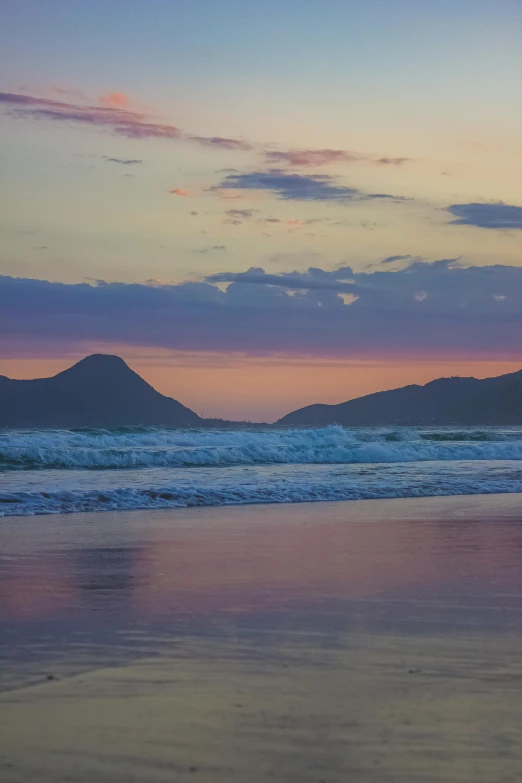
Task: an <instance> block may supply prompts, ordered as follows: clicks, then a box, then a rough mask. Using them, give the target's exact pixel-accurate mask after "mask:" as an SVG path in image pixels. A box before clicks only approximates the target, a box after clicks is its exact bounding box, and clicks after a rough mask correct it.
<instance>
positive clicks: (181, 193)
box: [169, 188, 194, 198]
mask: <svg viewBox="0 0 522 783" xmlns="http://www.w3.org/2000/svg"><path fill="white" fill-rule="evenodd" d="M169 193H171V194H172V195H173V196H183V197H185V198H187V197H188V196H193V195H194V193H192V191H191V190H184V189H183V188H174V189H173V190H169Z"/></svg>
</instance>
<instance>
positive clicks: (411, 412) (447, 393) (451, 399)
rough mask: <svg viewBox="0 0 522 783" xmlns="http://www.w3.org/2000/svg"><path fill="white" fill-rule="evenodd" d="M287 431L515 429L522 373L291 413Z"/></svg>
mask: <svg viewBox="0 0 522 783" xmlns="http://www.w3.org/2000/svg"><path fill="white" fill-rule="evenodd" d="M277 424H282V425H285V426H305V425H308V426H309V425H327V424H342V425H344V426H346V427H350V426H352V427H366V426H378V425H383V426H386V425H390V424H395V425H404V426H407V425H430V424H433V425H438V426H439V425H440V426H443V425H449V424H457V425H461V426H467V425H469V426H473V425H483V426H485V425H489V424H491V425H503V424H505V425H510V424H522V370H519V371H518V372H514V373H510V374H509V375H500V376H498V377H496V378H485V379H484V380H477V378H439V379H437V380H435V381H431V382H430V383H427V384H426V385H425V386H417V385H412V386H404V387H403V388H401V389H394V390H392V391H383V392H377V393H376V394H368V395H366V396H365V397H358V398H357V399H355V400H349V401H348V402H341V403H339V404H338V405H320V404H315V405H308V406H307V407H306V408H300V409H299V410H296V411H293V412H292V413H288V414H287V415H286V416H283V418H282V419H279V421H278V422H277Z"/></svg>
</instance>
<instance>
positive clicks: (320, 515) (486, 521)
mask: <svg viewBox="0 0 522 783" xmlns="http://www.w3.org/2000/svg"><path fill="white" fill-rule="evenodd" d="M0 537H1V539H2V554H1V558H0V577H1V579H0V601H1V607H2V626H3V630H4V634H3V636H4V641H3V666H2V687H3V692H2V694H0V764H1V771H2V780H5V781H8V783H11V782H14V781H43V782H44V783H47V781H49V783H51V781H52V782H53V783H54V781H78V783H80V782H82V783H83V782H84V781H101V782H102V783H103V782H104V781H144V782H145V781H177V780H180V781H182V780H192V781H196V782H197V781H205V782H206V781H221V780H223V781H225V780H227V781H228V780H230V781H238V782H239V781H241V782H243V781H254V783H255V782H257V781H265V780H274V781H296V783H297V781H304V782H305V783H306V782H307V781H311V782H312V781H313V783H319V781H322V782H323V783H327V782H330V781H332V782H334V783H337V782H338V781H339V782H340V781H350V782H352V781H353V783H358V781H372V782H373V781H375V783H381V782H382V783H403V782H404V783H407V782H409V781H411V783H423V782H424V781H426V782H432V781H433V782H435V781H437V782H438V783H453V781H455V782H457V781H459V782H462V783H463V782H464V781H466V782H467V781H469V782H470V783H471V782H472V781H473V783H477V782H478V783H482V782H483V783H508V782H512V783H515V781H518V780H520V779H521V777H522V748H521V743H520V741H519V739H520V736H521V732H522V706H521V704H520V688H521V686H522V663H521V662H520V649H521V642H522V601H521V598H522V569H521V568H520V565H521V558H522V497H521V496H520V495H502V496H500V495H492V496H488V497H478V496H477V497H453V498H428V499H419V500H417V499H408V500H385V501H377V500H376V501H371V500H370V501H360V502H357V501H354V502H344V503H318V504H302V505H293V506H292V505H283V506H249V507H244V508H238V507H235V508H218V509H216V508H214V509H194V510H177V511H176V510H166V511H147V512H142V511H134V512H121V513H97V514H70V515H62V516H60V515H56V516H46V517H36V518H27V517H26V518H16V517H13V518H9V519H5V520H3V521H2V524H1V526H0Z"/></svg>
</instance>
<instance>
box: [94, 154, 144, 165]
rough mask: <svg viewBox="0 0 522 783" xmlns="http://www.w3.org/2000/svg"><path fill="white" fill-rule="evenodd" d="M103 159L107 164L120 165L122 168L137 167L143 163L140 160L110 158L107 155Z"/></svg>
mask: <svg viewBox="0 0 522 783" xmlns="http://www.w3.org/2000/svg"><path fill="white" fill-rule="evenodd" d="M103 159H104V160H106V161H107V163H120V164H121V165H122V166H136V165H137V164H138V163H143V161H142V160H139V159H138V158H109V157H108V156H107V155H104V156H103Z"/></svg>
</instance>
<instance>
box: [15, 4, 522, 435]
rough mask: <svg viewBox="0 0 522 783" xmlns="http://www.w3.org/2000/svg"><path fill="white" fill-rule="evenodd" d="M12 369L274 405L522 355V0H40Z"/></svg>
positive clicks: (26, 97) (493, 369)
mask: <svg viewBox="0 0 522 783" xmlns="http://www.w3.org/2000/svg"><path fill="white" fill-rule="evenodd" d="M2 28H3V29H2V33H1V34H0V40H1V47H0V66H1V74H2V77H1V83H0V91H1V92H0V134H1V139H2V153H1V158H0V164H1V182H2V188H1V194H0V207H1V212H0V215H1V217H0V222H1V228H2V231H1V252H0V302H1V303H2V304H1V306H0V328H1V342H0V374H4V375H9V376H11V377H19V378H32V377H37V376H42V375H51V374H54V373H55V372H57V371H59V370H62V369H64V368H65V367H67V366H70V365H71V364H72V363H73V362H74V361H76V360H77V359H79V358H81V357H82V356H84V355H86V354H87V353H92V352H95V351H102V352H110V353H117V354H119V355H120V356H122V357H123V358H125V359H126V360H127V361H128V362H129V364H130V365H131V366H132V367H133V369H135V370H137V371H138V372H140V374H142V375H143V376H144V377H145V378H146V379H147V380H148V381H149V382H151V383H152V384H153V385H154V386H155V387H156V388H157V389H158V390H159V391H162V392H163V393H166V394H169V395H172V396H174V397H176V398H177V399H179V400H180V401H181V402H183V403H184V404H185V405H188V406H190V407H191V408H193V409H194V410H196V411H197V412H198V413H199V414H201V415H205V416H222V417H226V418H248V419H254V420H261V419H265V420H268V421H269V420H273V419H275V418H277V417H279V416H281V415H283V414H285V413H287V412H288V411H290V410H292V409H293V408H296V407H301V406H303V405H305V404H308V403H311V402H319V401H320V402H341V401H343V400H346V399H349V398H351V397H354V396H358V395H359V394H365V393H368V392H372V391H377V390H380V389H386V388H391V387H395V386H401V385H405V384H407V383H413V382H421V383H424V382H426V381H428V380H430V379H432V378H434V377H437V376H441V375H469V374H473V375H476V376H481V377H485V376H487V375H494V374H500V373H503V372H510V371H514V370H517V369H520V368H521V367H522V252H521V248H522V189H521V185H520V183H521V182H522V141H521V140H522V102H521V101H520V99H519V97H518V96H519V95H520V83H521V78H522V47H521V31H522V9H521V6H520V4H519V3H518V2H517V1H516V0H495V2H493V1H492V0H459V2H454V0H453V2H450V1H449V0H366V1H365V2H360V0H358V2H353V1H352V0H321V1H320V2H319V1H318V0H315V1H314V0H285V2H281V0H278V2H275V0H265V2H264V3H254V2H251V1H250V0H193V2H182V1H181V0H147V2H141V1H140V0H91V2H89V3H85V2H80V0H46V2H41V0H33V1H30V0H18V1H17V2H4V3H2Z"/></svg>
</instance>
